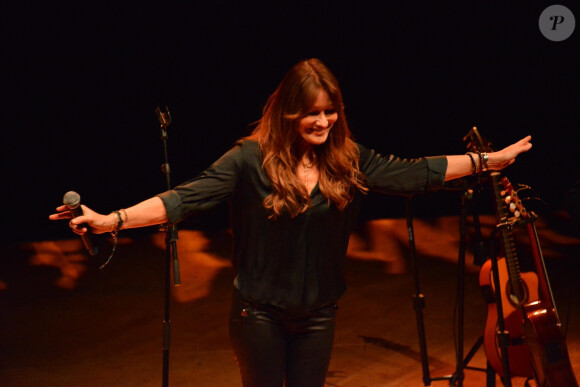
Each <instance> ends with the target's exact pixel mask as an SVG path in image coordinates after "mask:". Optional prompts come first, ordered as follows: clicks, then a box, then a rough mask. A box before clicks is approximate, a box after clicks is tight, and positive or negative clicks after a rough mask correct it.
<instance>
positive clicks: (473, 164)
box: [466, 152, 477, 175]
mask: <svg viewBox="0 0 580 387" xmlns="http://www.w3.org/2000/svg"><path fill="white" fill-rule="evenodd" d="M466 155H467V156H469V160H471V165H472V166H473V174H474V175H475V174H476V173H477V165H475V160H474V159H473V155H472V154H471V153H469V152H467V153H466Z"/></svg>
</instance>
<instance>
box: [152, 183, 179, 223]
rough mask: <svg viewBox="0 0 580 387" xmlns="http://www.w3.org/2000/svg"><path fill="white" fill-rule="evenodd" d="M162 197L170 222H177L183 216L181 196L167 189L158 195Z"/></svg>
mask: <svg viewBox="0 0 580 387" xmlns="http://www.w3.org/2000/svg"><path fill="white" fill-rule="evenodd" d="M157 197H158V198H160V199H161V201H162V202H163V205H164V206H165V211H166V212H167V221H168V223H169V224H175V223H177V222H179V221H180V220H182V218H183V211H182V209H183V207H182V206H181V196H179V194H178V193H177V192H176V191H174V190H170V191H165V192H163V193H160V194H159V195H157Z"/></svg>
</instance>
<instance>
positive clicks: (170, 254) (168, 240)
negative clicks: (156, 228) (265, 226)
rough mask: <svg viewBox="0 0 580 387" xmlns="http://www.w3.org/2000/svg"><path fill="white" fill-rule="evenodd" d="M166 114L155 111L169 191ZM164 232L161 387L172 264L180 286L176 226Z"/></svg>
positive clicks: (166, 369)
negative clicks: (163, 310) (159, 128)
mask: <svg viewBox="0 0 580 387" xmlns="http://www.w3.org/2000/svg"><path fill="white" fill-rule="evenodd" d="M165 109H166V110H167V111H166V112H162V111H161V109H160V108H159V106H157V109H155V113H156V114H157V118H158V119H159V123H160V126H161V139H162V140H163V154H164V157H165V162H164V163H163V165H162V166H161V171H163V173H164V174H165V179H166V182H167V189H168V190H170V189H171V168H170V167H169V161H168V160H169V158H168V156H167V128H168V127H169V125H170V124H171V114H170V113H169V108H168V107H167V106H166V107H165ZM160 230H161V231H165V233H166V235H165V315H164V319H163V387H167V386H168V385H169V345H170V338H171V320H170V319H169V305H170V303H171V286H170V283H171V265H172V262H173V281H174V283H175V286H179V285H180V284H181V279H180V274H179V260H178V259H177V239H178V236H177V226H176V225H169V224H165V225H162V226H161V227H160Z"/></svg>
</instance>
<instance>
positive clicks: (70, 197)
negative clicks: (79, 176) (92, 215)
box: [62, 191, 81, 210]
mask: <svg viewBox="0 0 580 387" xmlns="http://www.w3.org/2000/svg"><path fill="white" fill-rule="evenodd" d="M62 202H63V204H64V205H65V206H67V207H68V208H69V209H71V210H72V209H75V208H77V207H78V206H79V205H80V204H81V195H79V194H78V193H76V192H75V191H68V192H67V193H65V194H64V197H63V198H62Z"/></svg>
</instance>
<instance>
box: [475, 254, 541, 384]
mask: <svg viewBox="0 0 580 387" xmlns="http://www.w3.org/2000/svg"><path fill="white" fill-rule="evenodd" d="M497 264H498V271H499V283H500V286H501V289H500V290H499V291H497V290H496V289H495V286H494V282H493V272H492V266H491V260H487V261H486V262H485V263H484V264H483V266H482V267H481V270H480V272H479V285H480V287H481V288H482V289H484V293H487V294H490V295H493V297H489V300H488V306H487V319H486V322H485V330H484V335H483V347H484V350H485V355H486V357H487V360H488V361H489V364H490V365H491V366H492V367H493V369H494V370H495V372H497V373H498V374H499V375H500V376H502V377H503V376H504V370H503V363H502V353H501V347H500V345H499V343H498V336H497V332H498V312H497V302H496V301H495V300H497V297H501V303H502V309H503V319H504V328H505V330H506V331H508V332H509V341H510V345H508V348H507V352H508V361H509V368H510V374H511V375H512V376H523V377H533V376H534V371H533V368H532V357H531V353H530V350H529V348H528V346H527V345H526V340H525V339H524V325H523V323H524V314H523V312H522V310H521V308H517V307H516V306H514V304H513V303H512V301H511V299H510V298H509V294H510V292H509V289H508V288H509V278H508V271H507V266H506V262H505V259H504V258H500V259H498V261H497ZM521 279H522V281H523V283H524V285H525V288H526V289H527V297H526V298H527V299H528V300H529V301H536V300H538V298H539V294H538V277H537V275H536V273H533V272H528V273H521Z"/></svg>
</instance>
